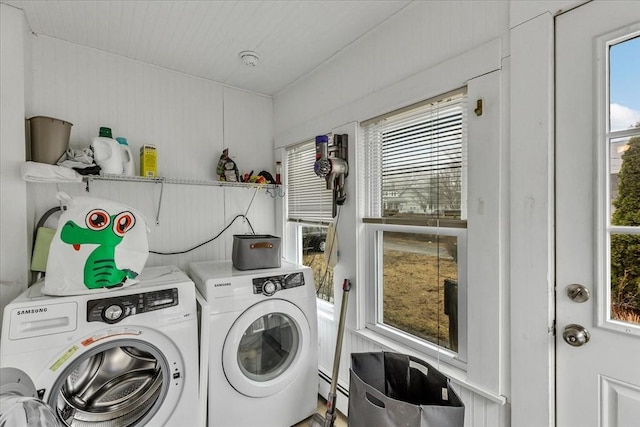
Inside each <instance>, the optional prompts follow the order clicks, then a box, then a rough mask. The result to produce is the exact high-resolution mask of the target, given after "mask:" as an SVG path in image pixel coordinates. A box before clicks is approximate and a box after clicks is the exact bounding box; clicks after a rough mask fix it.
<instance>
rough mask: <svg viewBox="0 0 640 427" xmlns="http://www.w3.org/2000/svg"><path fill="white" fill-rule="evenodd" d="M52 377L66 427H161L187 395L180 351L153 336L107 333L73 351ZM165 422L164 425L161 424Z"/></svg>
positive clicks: (51, 396)
mask: <svg viewBox="0 0 640 427" xmlns="http://www.w3.org/2000/svg"><path fill="white" fill-rule="evenodd" d="M47 374H48V375H49V376H51V378H52V379H51V383H52V386H51V388H50V389H49V390H48V393H47V397H45V399H46V401H47V403H48V404H49V405H50V406H51V407H52V408H53V409H54V411H55V412H56V414H57V415H58V418H59V419H60V425H61V426H70V427H73V426H83V427H102V426H104V427H106V426H116V425H117V426H118V427H129V426H143V425H146V424H147V423H149V422H150V421H152V422H153V423H154V424H153V425H162V424H163V423H164V422H165V421H166V417H167V413H168V414H171V412H172V411H173V408H174V407H175V405H176V403H177V401H178V398H179V396H180V394H181V392H182V377H183V376H184V366H183V362H182V357H181V356H180V354H179V352H178V350H177V348H176V346H175V345H174V344H173V343H172V342H171V341H170V340H168V339H167V338H166V337H165V336H164V335H162V334H159V333H158V332H156V331H154V330H137V329H134V328H128V329H123V330H118V329H114V330H106V331H102V332H98V333H96V334H94V335H93V336H91V337H87V338H86V339H84V340H82V341H81V342H79V343H77V344H75V345H71V346H70V347H69V349H68V350H67V351H66V352H63V353H61V354H60V357H59V358H58V359H57V360H56V361H54V363H53V364H52V365H51V367H50V369H49V370H48V372H47ZM163 417H164V418H165V419H162V418H163Z"/></svg>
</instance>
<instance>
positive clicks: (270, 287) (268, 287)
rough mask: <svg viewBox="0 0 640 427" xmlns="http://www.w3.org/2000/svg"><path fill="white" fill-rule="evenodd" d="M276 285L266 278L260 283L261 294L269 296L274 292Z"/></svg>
mask: <svg viewBox="0 0 640 427" xmlns="http://www.w3.org/2000/svg"><path fill="white" fill-rule="evenodd" d="M277 289H278V286H277V285H276V284H275V282H273V281H272V280H267V281H266V282H264V283H263V284H262V294H263V295H266V296H268V297H270V296H271V295H273V294H275V293H276V290H277Z"/></svg>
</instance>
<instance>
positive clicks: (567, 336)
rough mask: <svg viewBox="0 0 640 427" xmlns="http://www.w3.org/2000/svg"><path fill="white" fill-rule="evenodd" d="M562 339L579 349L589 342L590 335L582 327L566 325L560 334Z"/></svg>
mask: <svg viewBox="0 0 640 427" xmlns="http://www.w3.org/2000/svg"><path fill="white" fill-rule="evenodd" d="M562 338H564V340H565V342H566V343H567V344H569V345H572V346H574V347H581V346H583V345H585V344H586V343H588V342H589V338H591V334H590V333H589V331H587V330H586V329H585V328H584V326H581V325H576V324H571V325H567V326H566V327H565V328H564V331H563V332H562Z"/></svg>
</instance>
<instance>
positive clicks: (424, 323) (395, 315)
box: [360, 88, 467, 359]
mask: <svg viewBox="0 0 640 427" xmlns="http://www.w3.org/2000/svg"><path fill="white" fill-rule="evenodd" d="M362 127H363V130H364V140H363V144H362V145H361V147H360V156H361V157H362V160H363V163H362V164H363V169H364V175H365V181H364V195H365V196H364V198H365V200H364V206H365V213H364V218H363V222H364V224H365V229H366V231H365V234H366V236H367V237H366V238H367V244H368V245H369V247H370V248H371V249H370V252H369V253H370V255H369V259H370V260H371V262H370V263H369V267H368V270H369V277H371V278H372V280H373V281H374V282H375V284H374V287H375V291H374V292H373V295H371V297H370V298H369V300H370V303H369V310H368V311H367V327H368V328H371V329H373V330H374V331H376V332H378V333H380V334H382V335H385V336H388V337H390V338H392V339H394V340H398V341H399V342H401V343H402V344H404V345H407V346H410V347H413V348H416V349H417V350H419V351H423V352H425V353H433V352H434V351H435V352H438V353H440V352H445V353H447V354H449V355H450V356H452V357H454V356H455V357H456V358H459V359H463V358H464V357H466V355H465V354H462V353H464V352H465V350H464V349H465V348H466V347H465V345H464V340H465V337H464V334H465V333H466V332H465V331H466V328H465V326H464V324H465V322H464V320H466V311H465V310H466V308H465V307H466V303H465V301H466V286H467V284H466V256H467V254H466V237H467V229H466V227H467V221H466V219H467V216H466V188H467V183H466V180H467V155H466V153H467V151H466V150H467V148H466V139H467V135H466V132H467V130H466V88H462V89H459V90H456V91H453V92H450V93H447V94H444V95H442V96H439V97H437V98H434V99H430V100H427V101H424V102H421V103H418V104H416V105H412V106H409V107H406V108H403V109H401V110H398V111H395V112H392V113H389V114H385V115H384V116H380V117H377V118H374V119H371V120H368V121H366V122H363V123H362Z"/></svg>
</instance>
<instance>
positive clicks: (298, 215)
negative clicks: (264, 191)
mask: <svg viewBox="0 0 640 427" xmlns="http://www.w3.org/2000/svg"><path fill="white" fill-rule="evenodd" d="M315 161H316V146H315V142H314V141H307V142H305V143H302V144H300V145H296V146H294V147H290V148H287V150H286V163H285V183H286V185H287V193H286V194H287V195H286V198H287V220H288V221H290V222H293V223H294V226H293V227H290V228H289V230H291V231H292V232H293V233H295V235H296V239H297V240H298V241H299V242H300V253H299V254H298V257H299V262H301V263H302V264H304V265H306V266H309V267H311V270H312V271H313V280H314V283H315V287H316V296H317V297H318V298H319V299H321V300H324V301H327V302H328V303H333V268H331V266H329V265H327V262H326V260H325V257H324V251H325V250H327V248H328V246H327V226H328V225H329V223H330V222H332V220H333V190H327V182H326V180H325V179H324V178H321V177H319V176H317V175H316V174H315V172H314V170H313V165H314V163H315ZM329 250H330V249H329Z"/></svg>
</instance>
